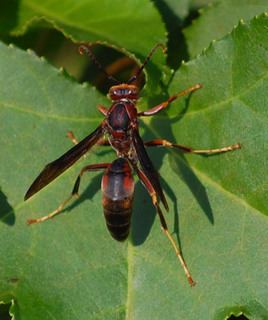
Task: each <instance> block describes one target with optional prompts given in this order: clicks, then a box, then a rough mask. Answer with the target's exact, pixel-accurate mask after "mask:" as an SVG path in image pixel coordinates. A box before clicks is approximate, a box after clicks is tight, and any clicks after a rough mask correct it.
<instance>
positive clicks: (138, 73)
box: [127, 43, 167, 84]
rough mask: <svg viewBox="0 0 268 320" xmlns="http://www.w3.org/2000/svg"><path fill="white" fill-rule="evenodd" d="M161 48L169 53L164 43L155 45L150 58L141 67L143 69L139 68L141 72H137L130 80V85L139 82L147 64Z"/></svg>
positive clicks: (149, 55)
mask: <svg viewBox="0 0 268 320" xmlns="http://www.w3.org/2000/svg"><path fill="white" fill-rule="evenodd" d="M158 48H161V49H162V51H163V53H166V52H167V48H166V47H165V46H164V45H163V43H158V44H157V45H155V46H154V47H153V48H152V50H151V51H150V52H149V54H148V56H147V57H146V58H145V60H144V62H143V64H142V65H141V67H140V68H139V70H138V71H137V73H136V74H135V75H134V76H132V77H131V78H130V79H129V80H128V82H127V83H128V84H130V83H132V82H134V81H136V80H137V78H138V77H139V75H140V74H141V72H142V70H143V69H144V67H145V66H146V64H147V63H148V62H149V60H150V59H151V57H152V55H153V54H154V53H155V51H156V50H157V49H158Z"/></svg>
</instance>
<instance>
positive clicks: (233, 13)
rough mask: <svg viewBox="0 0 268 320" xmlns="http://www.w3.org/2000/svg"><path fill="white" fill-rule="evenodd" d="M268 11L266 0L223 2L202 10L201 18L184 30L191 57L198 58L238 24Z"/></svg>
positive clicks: (225, 0)
mask: <svg viewBox="0 0 268 320" xmlns="http://www.w3.org/2000/svg"><path fill="white" fill-rule="evenodd" d="M267 10H268V3H267V1H266V0H257V1H256V0H236V1H232V0H223V1H219V2H216V3H215V4H212V5H210V6H208V7H207V8H205V9H201V10H200V14H201V16H200V17H199V18H198V19H197V20H195V21H194V22H193V23H192V24H191V25H190V26H189V27H188V28H186V29H185V30H184V34H185V37H186V40H187V45H188V50H189V55H190V56H191V57H194V56H196V55H197V54H198V53H200V52H201V51H202V50H203V49H205V48H206V47H207V46H208V45H209V43H210V42H211V41H212V40H217V39H220V38H221V37H223V36H224V35H225V34H227V33H228V32H231V30H232V28H233V27H234V26H235V25H237V24H238V21H239V20H240V19H244V20H249V19H251V18H253V17H254V16H255V15H257V14H260V13H262V12H265V11H267Z"/></svg>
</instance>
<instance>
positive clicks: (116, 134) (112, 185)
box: [25, 44, 240, 285]
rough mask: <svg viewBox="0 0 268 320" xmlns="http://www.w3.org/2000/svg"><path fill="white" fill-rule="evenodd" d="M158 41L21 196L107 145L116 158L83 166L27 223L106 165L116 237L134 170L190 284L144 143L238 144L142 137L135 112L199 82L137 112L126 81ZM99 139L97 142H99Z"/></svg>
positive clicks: (125, 220) (107, 200)
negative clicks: (85, 129)
mask: <svg viewBox="0 0 268 320" xmlns="http://www.w3.org/2000/svg"><path fill="white" fill-rule="evenodd" d="M159 47H161V48H163V46H162V45H161V44H158V45H156V46H155V47H154V48H153V49H152V50H151V52H150V53H149V55H148V56H147V58H146V59H145V61H144V63H143V65H142V66H141V67H140V69H139V70H138V71H137V73H136V75H134V76H133V77H131V78H130V79H129V81H128V82H127V83H121V84H118V85H115V86H112V87H111V88H110V90H109V96H110V98H111V100H112V105H111V107H110V108H108V109H107V108H106V107H104V106H99V111H100V112H101V113H102V114H103V115H104V116H105V118H104V120H103V121H102V122H101V124H100V125H99V126H98V127H97V128H96V129H95V130H94V131H93V132H92V133H91V134H89V135H88V136H87V137H86V138H84V139H83V140H82V141H80V142H79V143H78V142H77V141H76V139H75V138H74V137H73V136H72V135H71V139H72V140H73V141H74V142H75V143H76V146H74V147H73V148H72V149H70V150H69V151H67V152H66V153H65V154H64V155H62V156H61V157H60V158H58V159H56V160H55V161H53V162H51V163H49V164H48V165H47V166H46V167H45V168H44V169H43V171H42V172H41V173H40V174H39V176H38V177H37V178H36V179H35V181H34V182H33V183H32V185H31V186H30V188H29V189H28V191H27V193H26V195H25V199H28V198H30V197H31V196H32V195H33V194H35V193H36V192H38V191H39V190H41V189H42V188H44V187H45V186H46V185H47V184H49V183H50V182H51V181H53V180H54V179H55V178H56V177H58V176H59V175H60V174H62V173H63V172H64V171H65V170H67V169H68V168H69V167H70V166H71V165H73V164H74V163H75V162H76V161H77V160H78V159H79V158H81V157H82V156H83V155H84V154H85V153H86V152H88V151H89V150H90V148H91V147H92V146H93V145H95V144H96V143H99V144H103V145H107V144H108V145H111V146H112V147H113V149H114V150H115V151H116V153H117V157H118V159H116V160H114V161H113V162H112V163H98V164H90V165H87V166H85V167H84V168H83V169H82V170H81V171H80V174H79V176H78V177H77V179H76V182H75V184H74V187H73V191H72V194H71V195H70V197H69V198H67V199H66V200H65V201H64V202H63V203H62V204H61V205H60V206H59V207H58V208H57V209H56V210H54V211H53V212H51V213H50V214H48V215H46V216H44V217H41V218H38V219H30V220H28V223H29V224H32V223H38V222H42V221H45V220H48V219H50V218H52V217H54V216H55V215H56V214H58V213H60V212H61V211H62V209H63V208H64V207H65V205H66V204H67V203H68V202H69V201H70V200H71V199H72V197H73V196H74V195H78V190H79V185H80V180H81V177H82V175H83V174H84V173H85V172H88V171H95V170H103V169H105V172H104V175H103V178H102V193H103V198H102V204H103V211H104V216H105V219H106V224H107V227H108V230H109V231H110V233H111V235H112V236H113V238H115V239H116V240H119V241H122V240H125V239H126V238H127V236H128V234H129V229H130V222H131V213H132V204H133V194H134V180H133V177H132V171H134V172H136V173H137V175H138V177H139V179H140V180H141V182H142V183H143V185H144V187H145V188H146V190H147V191H148V193H149V195H150V197H151V199H152V203H153V205H154V207H155V209H156V211H157V213H158V215H159V218H160V223H161V228H162V230H163V232H164V234H165V235H166V236H167V238H168V239H169V241H170V242H171V244H172V246H173V248H174V250H175V253H176V255H177V257H178V259H179V261H180V263H181V265H182V267H183V269H184V272H185V274H186V276H187V278H188V281H189V283H190V284H191V285H193V284H194V281H193V279H192V277H191V275H190V272H189V270H188V268H187V266H186V263H185V261H184V259H183V257H182V255H181V253H180V250H179V248H178V247H177V245H176V243H175V241H174V239H173V238H172V236H171V234H170V233H169V231H168V227H167V223H166V221H165V218H164V215H163V213H162V210H161V208H160V204H161V203H162V204H163V206H164V208H165V209H166V210H168V204H167V201H166V198H165V195H164V192H163V190H162V187H161V184H160V180H159V175H158V173H157V171H156V170H155V168H154V166H153V163H152V162H151V160H150V158H149V156H148V154H147V151H146V147H157V146H164V147H172V148H178V149H180V150H181V151H184V152H190V153H196V154H213V153H220V152H226V151H231V150H235V149H239V148H240V145H239V144H235V145H231V146H228V147H224V148H219V149H210V150H202V149H201V150H194V149H192V148H190V147H186V146H183V145H179V144H175V143H172V142H169V141H167V140H163V139H155V140H152V141H147V142H143V140H142V139H141V137H140V134H139V128H138V117H141V116H153V115H155V114H157V113H158V112H160V111H161V110H163V109H165V108H166V107H168V105H169V104H170V103H171V102H172V101H174V100H175V99H177V98H178V97H180V96H184V95H187V94H189V93H192V92H194V91H196V90H198V89H200V88H201V85H200V84H196V85H194V86H192V87H189V88H188V89H185V90H183V91H181V92H179V93H177V94H175V95H173V96H171V97H169V98H168V99H167V100H166V101H164V102H162V103H160V104H159V105H157V106H155V107H153V108H151V109H149V110H146V111H143V112H137V109H136V106H135V105H136V101H137V99H138V98H139V95H138V88H137V87H136V86H135V85H133V84H131V83H132V82H134V81H135V80H137V77H138V76H139V75H140V73H141V71H142V70H143V68H144V66H145V65H146V63H147V62H148V61H149V59H150V57H151V56H152V54H153V53H154V52H155V50H156V49H157V48H159ZM80 52H81V53H86V54H88V55H89V56H90V57H91V58H92V59H93V61H94V62H95V63H96V64H97V66H98V67H99V68H100V69H101V70H102V71H103V72H104V73H105V74H106V75H107V76H108V78H109V79H111V80H114V81H117V80H116V79H115V78H113V77H112V76H109V75H108V74H107V73H106V71H105V70H104V69H103V68H102V67H101V65H100V64H99V62H98V61H97V59H96V58H95V56H94V54H93V52H92V51H91V49H90V47H88V46H85V45H83V46H81V47H80ZM117 83H118V81H117ZM104 135H105V136H106V139H103V136H104ZM101 139H102V142H100V141H101ZM107 139H108V141H107Z"/></svg>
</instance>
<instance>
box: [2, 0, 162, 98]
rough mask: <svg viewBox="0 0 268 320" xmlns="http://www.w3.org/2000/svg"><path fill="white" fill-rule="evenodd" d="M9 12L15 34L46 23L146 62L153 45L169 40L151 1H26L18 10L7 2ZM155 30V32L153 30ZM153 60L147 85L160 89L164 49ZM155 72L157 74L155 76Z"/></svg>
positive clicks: (75, 37)
mask: <svg viewBox="0 0 268 320" xmlns="http://www.w3.org/2000/svg"><path fill="white" fill-rule="evenodd" d="M6 6H7V8H6V14H9V13H11V12H13V15H16V19H15V18H14V17H11V18H10V20H11V21H15V22H14V23H13V25H12V26H13V27H12V28H11V30H10V33H11V34H12V35H21V34H23V33H25V32H26V31H27V30H28V29H29V28H30V27H32V28H33V27H36V26H39V25H40V24H41V26H43V24H44V23H46V24H49V25H50V26H52V27H54V28H56V29H58V30H59V31H61V32H62V33H63V34H64V35H65V36H66V37H67V38H70V39H71V40H72V41H74V42H80V43H81V42H93V43H94V42H98V43H101V44H104V45H108V46H112V47H114V48H116V49H118V50H120V51H122V52H123V53H125V54H127V55H130V54H131V53H132V57H133V58H136V59H137V58H138V59H139V60H140V61H142V62H143V60H144V58H145V57H146V56H147V55H148V53H149V51H150V50H151V48H153V47H154V46H155V45H156V44H157V43H163V44H165V42H166V35H165V28H164V24H163V22H162V20H161V17H160V14H159V13H158V11H157V10H156V8H155V7H154V5H153V3H151V2H150V1H145V0H142V1H138V2H137V1H126V2H122V1H121V0H115V1H106V2H105V3H103V2H101V1H97V0H65V1H64V2H63V3H59V2H58V1H56V0H53V1H50V0H45V1H42V2H40V1H38V0H22V1H20V5H19V6H18V7H17V11H15V10H14V8H13V11H12V10H11V9H10V8H9V6H11V4H10V5H6ZM152 30H153V32H152ZM158 51H159V52H158V53H156V54H155V55H154V56H153V57H152V59H151V61H150V63H149V69H148V72H149V74H150V75H151V76H150V77H149V82H148V83H147V85H148V86H149V87H150V88H151V89H150V90H153V91H157V92H159V91H160V88H159V79H160V78H161V71H162V66H163V64H164V63H165V56H164V55H163V53H162V52H160V51H161V50H158ZM152 75H154V76H152Z"/></svg>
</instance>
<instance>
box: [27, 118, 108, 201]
mask: <svg viewBox="0 0 268 320" xmlns="http://www.w3.org/2000/svg"><path fill="white" fill-rule="evenodd" d="M102 134H103V126H102V124H101V125H100V126H99V127H98V128H97V129H96V130H95V131H93V132H92V133H91V134H90V135H88V136H87V137H86V138H84V139H83V140H82V141H80V142H79V143H78V144H77V145H75V146H74V147H73V148H71V149H70V150H69V151H67V152H66V153H65V154H64V155H62V156H61V157H60V158H58V159H57V160H55V161H53V162H51V163H49V164H47V165H46V166H45V168H44V169H43V171H42V172H41V173H40V174H39V176H38V177H37V178H36V179H35V180H34V182H33V183H32V185H31V186H30V188H29V190H28V191H27V192H26V194H25V197H24V200H27V199H29V198H30V197H31V196H33V195H34V194H35V193H37V192H38V191H40V190H41V189H43V188H44V187H45V186H46V185H48V184H49V183H50V182H51V181H53V180H54V179H56V178H57V177H58V176H59V175H60V174H62V173H63V172H64V171H65V170H67V169H68V168H69V167H70V166H71V165H73V164H74V163H75V162H76V161H77V160H78V159H79V158H81V157H82V156H83V155H84V154H85V153H86V152H87V151H88V150H89V149H90V148H91V147H92V146H93V145H94V144H96V142H97V141H98V140H99V139H100V137H101V136H102Z"/></svg>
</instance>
